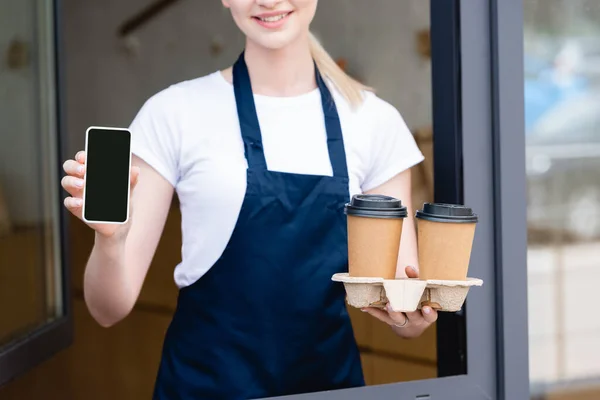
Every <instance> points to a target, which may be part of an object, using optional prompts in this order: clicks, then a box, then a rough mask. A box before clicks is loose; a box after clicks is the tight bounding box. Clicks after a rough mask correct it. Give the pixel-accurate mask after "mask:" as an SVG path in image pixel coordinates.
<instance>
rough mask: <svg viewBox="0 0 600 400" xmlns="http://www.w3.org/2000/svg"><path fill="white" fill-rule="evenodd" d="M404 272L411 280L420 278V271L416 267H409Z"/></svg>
mask: <svg viewBox="0 0 600 400" xmlns="http://www.w3.org/2000/svg"><path fill="white" fill-rule="evenodd" d="M404 271H405V272H406V276H407V277H409V278H418V277H419V271H418V270H417V268H416V267H413V266H410V265H409V266H408V267H406V268H405V269H404Z"/></svg>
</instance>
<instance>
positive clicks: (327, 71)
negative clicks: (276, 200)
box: [309, 33, 373, 108]
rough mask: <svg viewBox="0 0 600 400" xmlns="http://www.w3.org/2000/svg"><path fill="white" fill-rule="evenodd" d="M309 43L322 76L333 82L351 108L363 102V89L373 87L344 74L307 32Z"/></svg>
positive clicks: (369, 89) (367, 89) (368, 89)
mask: <svg viewBox="0 0 600 400" xmlns="http://www.w3.org/2000/svg"><path fill="white" fill-rule="evenodd" d="M309 45H310V53H311V55H312V57H313V59H314V60H315V63H316V64H317V67H318V68H319V72H320V73H321V75H323V78H328V79H329V80H331V82H333V84H334V85H335V87H336V88H337V90H338V91H339V92H340V93H341V94H342V96H343V97H344V98H345V99H346V101H348V103H350V105H351V107H352V108H356V107H358V106H360V105H361V104H362V102H363V91H365V90H366V91H372V90H373V89H372V88H370V87H368V86H365V85H363V84H362V83H360V82H358V81H357V80H355V79H353V78H351V77H350V76H349V75H348V74H346V73H345V72H344V70H343V69H342V68H340V66H339V65H338V64H337V63H336V62H335V60H334V59H333V58H331V56H330V55H329V53H327V51H326V50H325V49H324V48H323V46H321V43H319V41H318V39H317V38H316V37H315V36H314V35H313V34H312V33H309Z"/></svg>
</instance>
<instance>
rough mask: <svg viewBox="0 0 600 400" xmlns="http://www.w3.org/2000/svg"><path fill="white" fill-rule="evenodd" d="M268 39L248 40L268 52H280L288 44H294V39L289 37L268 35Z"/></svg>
mask: <svg viewBox="0 0 600 400" xmlns="http://www.w3.org/2000/svg"><path fill="white" fill-rule="evenodd" d="M268 36H269V37H262V35H261V37H257V38H249V39H250V40H252V41H253V42H254V43H255V44H257V45H258V46H260V47H264V48H265V49H269V50H281V49H284V48H286V47H287V46H288V45H290V43H292V42H294V41H295V39H296V37H290V36H289V35H268Z"/></svg>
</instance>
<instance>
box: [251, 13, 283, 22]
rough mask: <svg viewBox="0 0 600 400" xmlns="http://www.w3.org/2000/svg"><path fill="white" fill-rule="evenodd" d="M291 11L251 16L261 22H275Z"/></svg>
mask: <svg viewBox="0 0 600 400" xmlns="http://www.w3.org/2000/svg"><path fill="white" fill-rule="evenodd" d="M291 13H292V12H291V11H289V12H286V13H283V14H279V15H271V16H269V17H253V18H255V19H257V20H259V21H262V22H277V21H281V20H282V19H284V18H285V17H287V16H288V15H290V14H291Z"/></svg>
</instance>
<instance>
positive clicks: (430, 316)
mask: <svg viewBox="0 0 600 400" xmlns="http://www.w3.org/2000/svg"><path fill="white" fill-rule="evenodd" d="M421 315H422V316H423V319H424V320H425V322H426V323H428V324H433V323H434V322H435V321H437V318H438V313H437V311H436V310H434V309H433V308H431V307H427V306H425V307H423V309H421Z"/></svg>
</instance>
